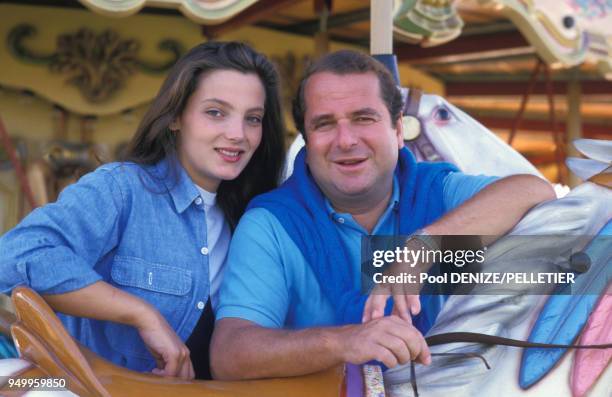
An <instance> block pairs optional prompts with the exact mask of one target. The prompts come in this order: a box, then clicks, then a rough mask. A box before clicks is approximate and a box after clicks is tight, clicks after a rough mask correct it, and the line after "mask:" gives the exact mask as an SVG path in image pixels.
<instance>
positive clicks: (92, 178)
mask: <svg viewBox="0 0 612 397" xmlns="http://www.w3.org/2000/svg"><path fill="white" fill-rule="evenodd" d="M170 162H171V160H168V159H165V160H162V161H161V162H159V163H158V164H156V165H154V166H140V165H136V164H134V163H111V164H106V165H104V166H101V167H100V168H98V169H97V170H96V171H94V172H92V173H90V174H87V175H85V176H83V177H82V178H81V179H80V180H79V181H78V183H76V184H73V185H71V186H69V187H67V188H66V189H65V190H64V191H63V192H62V194H61V195H60V197H59V198H58V200H57V202H55V203H52V204H48V205H46V206H44V207H41V208H38V209H36V210H34V211H33V212H32V213H31V214H29V215H28V216H27V217H26V218H25V219H24V220H23V221H22V222H21V223H20V224H19V225H18V226H17V227H16V228H14V229H13V230H11V231H9V232H8V233H6V234H5V235H4V236H2V238H0V292H1V293H10V291H11V290H12V289H13V288H15V287H17V286H19V285H26V286H29V287H31V288H32V289H34V290H36V291H37V292H39V293H42V294H58V293H65V292H69V291H73V290H77V289H80V288H83V287H86V286H88V285H90V284H92V283H94V282H97V281H100V280H104V281H106V282H108V283H110V284H111V285H113V286H115V287H117V288H119V289H121V290H123V291H126V292H128V293H131V294H133V295H136V296H138V297H140V298H142V299H144V300H145V301H147V302H149V303H150V304H151V305H153V306H154V307H156V308H157V309H158V310H159V311H160V312H161V314H162V315H163V316H164V317H165V318H166V320H167V321H168V323H169V324H170V326H171V327H172V328H173V329H174V330H175V332H176V333H177V335H178V336H179V337H180V338H181V339H182V340H183V341H185V340H187V338H189V336H190V335H191V332H192V330H193V329H194V327H195V325H196V323H197V322H198V320H199V318H200V315H201V314H202V311H203V309H204V306H205V305H204V304H205V303H206V301H207V300H208V296H209V288H210V286H209V275H208V252H209V250H208V247H207V243H206V242H207V236H206V230H207V229H206V217H205V213H204V208H203V205H202V203H201V202H202V200H195V199H196V198H197V197H198V196H199V192H198V190H197V188H196V186H195V184H194V183H193V182H192V180H191V179H190V178H189V176H188V175H187V173H186V172H185V170H184V169H183V168H182V167H181V166H180V164H179V163H178V162H177V161H173V162H174V164H176V166H175V167H171V166H170ZM59 317H60V318H61V320H62V322H63V323H64V325H65V326H66V328H67V329H68V331H69V332H70V333H71V335H72V336H74V337H75V338H76V339H77V340H79V341H80V342H81V343H83V344H84V345H85V346H87V347H88V348H89V349H91V350H93V351H94V352H96V353H97V354H99V355H101V356H103V357H104V358H106V359H107V360H110V361H112V362H113V363H116V364H118V365H121V366H125V367H127V368H130V369H133V370H137V371H149V370H151V369H152V368H154V367H155V361H154V359H153V357H152V356H151V354H150V353H149V352H148V350H147V349H146V347H145V345H144V343H143V342H142V340H141V338H140V336H139V335H138V332H137V331H136V329H135V328H133V327H130V326H127V325H122V324H116V323H111V322H107V321H100V320H92V319H87V318H77V317H72V316H68V315H63V314H60V315H59Z"/></svg>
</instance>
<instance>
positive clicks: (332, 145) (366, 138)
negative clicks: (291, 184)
mask: <svg viewBox="0 0 612 397" xmlns="http://www.w3.org/2000/svg"><path fill="white" fill-rule="evenodd" d="M304 101H305V105H306V113H305V115H304V129H305V130H306V138H307V140H306V149H307V162H308V166H309V168H310V171H311V172H312V175H313V177H314V179H315V181H316V182H317V184H318V185H319V187H320V188H321V190H322V191H323V193H324V194H325V195H326V196H327V198H329V199H330V201H331V202H332V204H334V206H336V207H343V206H351V205H354V204H355V203H359V202H363V203H364V204H365V203H367V202H369V201H371V200H370V199H372V198H376V197H380V196H388V195H389V194H390V192H391V188H392V180H393V171H394V169H395V166H396V164H397V157H398V149H399V148H401V147H402V146H403V144H404V143H403V139H402V131H401V123H400V122H397V123H392V122H391V116H390V115H389V111H388V110H387V107H386V106H385V103H384V102H383V100H382V98H381V95H380V87H379V82H378V78H377V77H376V75H375V74H374V73H359V74H346V75H337V74H333V73H330V72H322V73H316V74H314V75H312V76H311V77H310V78H309V79H308V82H307V83H306V86H305V89H304Z"/></svg>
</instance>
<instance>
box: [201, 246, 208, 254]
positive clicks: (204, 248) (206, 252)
mask: <svg viewBox="0 0 612 397" xmlns="http://www.w3.org/2000/svg"><path fill="white" fill-rule="evenodd" d="M200 252H201V253H202V255H208V247H202V249H201V250H200Z"/></svg>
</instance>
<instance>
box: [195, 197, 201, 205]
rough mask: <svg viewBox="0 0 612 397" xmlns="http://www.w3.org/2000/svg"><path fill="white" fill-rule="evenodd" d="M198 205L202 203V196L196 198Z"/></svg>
mask: <svg viewBox="0 0 612 397" xmlns="http://www.w3.org/2000/svg"><path fill="white" fill-rule="evenodd" d="M195 203H196V205H202V197H198V198H196V199H195Z"/></svg>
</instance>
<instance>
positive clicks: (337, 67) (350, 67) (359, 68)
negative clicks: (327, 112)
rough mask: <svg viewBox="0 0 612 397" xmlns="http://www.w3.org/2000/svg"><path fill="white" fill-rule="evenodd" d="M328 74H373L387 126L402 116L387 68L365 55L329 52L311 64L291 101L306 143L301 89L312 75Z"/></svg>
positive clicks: (302, 92)
mask: <svg viewBox="0 0 612 397" xmlns="http://www.w3.org/2000/svg"><path fill="white" fill-rule="evenodd" d="M322 72H330V73H334V74H337V75H346V74H352V73H374V74H375V75H376V77H378V85H379V87H380V97H381V99H382V100H383V102H384V103H385V105H386V106H387V110H388V111H389V115H390V116H391V123H395V122H396V121H397V120H398V119H399V117H400V116H401V113H402V94H401V93H400V91H399V89H398V88H397V85H396V84H395V80H394V79H393V76H392V75H391V73H389V71H388V70H387V68H386V67H385V66H384V65H383V64H382V63H380V62H378V61H377V60H376V59H374V58H372V57H371V56H369V55H365V54H362V53H360V52H357V51H351V50H340V51H336V52H332V53H331V54H328V55H326V56H324V57H323V58H321V59H319V60H318V61H316V62H315V63H313V64H311V65H310V66H309V67H308V69H307V70H306V72H305V73H304V77H302V80H301V81H300V85H299V87H298V91H297V94H296V96H295V99H294V100H293V120H294V121H295V126H296V128H297V129H298V131H299V132H300V133H301V134H302V136H303V137H304V140H306V134H305V131H304V114H305V113H306V102H305V101H304V88H305V87H306V83H307V82H308V79H309V78H310V77H311V76H312V75H313V74H316V73H322Z"/></svg>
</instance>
